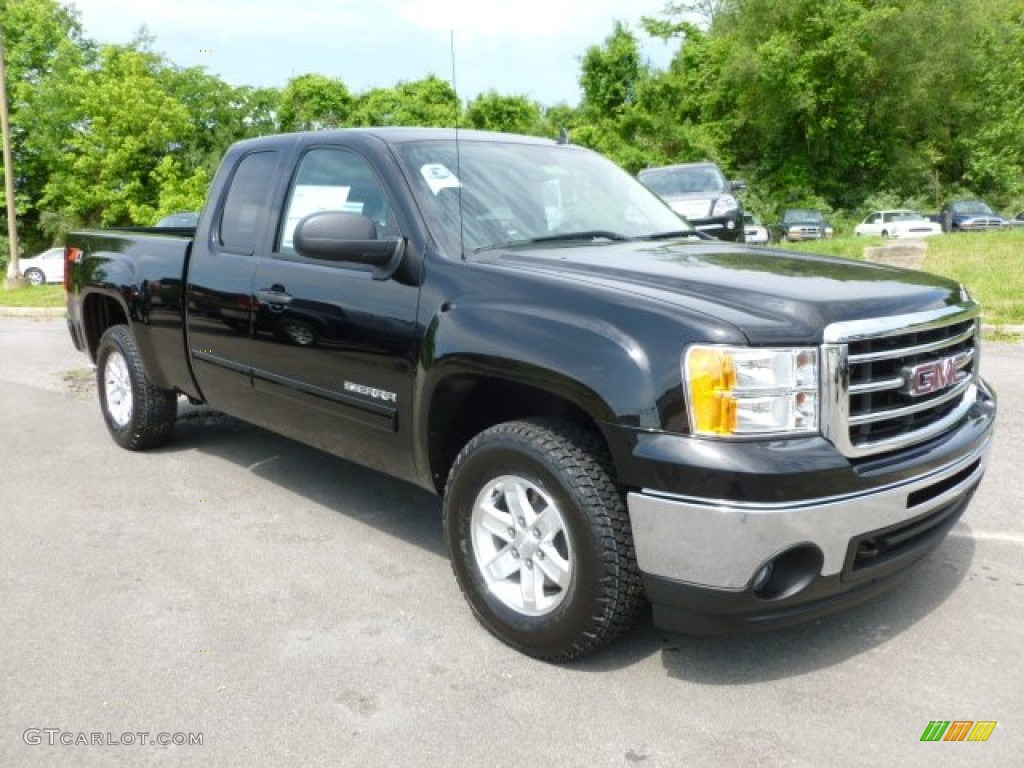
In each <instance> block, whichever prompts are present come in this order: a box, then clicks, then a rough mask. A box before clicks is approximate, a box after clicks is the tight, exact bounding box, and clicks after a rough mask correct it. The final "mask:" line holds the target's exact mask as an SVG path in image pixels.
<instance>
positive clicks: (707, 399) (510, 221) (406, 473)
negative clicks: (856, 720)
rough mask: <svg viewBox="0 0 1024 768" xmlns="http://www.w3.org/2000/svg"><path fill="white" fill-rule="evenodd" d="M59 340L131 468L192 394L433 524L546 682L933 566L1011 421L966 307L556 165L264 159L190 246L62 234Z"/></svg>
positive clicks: (365, 135) (469, 587)
mask: <svg viewBox="0 0 1024 768" xmlns="http://www.w3.org/2000/svg"><path fill="white" fill-rule="evenodd" d="M66 260H67V270H66V288H67V297H68V298H67V305H68V324H69V328H70V331H71V335H72V338H73V339H74V342H75V344H76V346H77V347H78V348H79V349H80V350H82V351H84V352H86V353H88V354H89V356H90V357H91V358H92V360H93V361H94V362H95V365H96V370H97V382H98V392H99V401H100V407H101V409H102V413H103V416H104V419H105V421H106V425H107V427H108V429H109V432H110V434H111V435H112V437H113V439H114V440H115V441H116V442H117V443H118V444H120V445H121V446H123V447H125V448H127V449H131V450H142V449H146V448H151V447H153V446H156V445H159V444H161V443H163V442H165V441H166V440H168V439H169V438H170V437H171V434H172V430H173V428H174V423H175V418H176V413H177V406H178V402H179V398H180V397H187V398H189V399H190V400H192V401H195V402H202V403H207V404H209V406H210V407H212V408H214V409H217V410H219V411H222V412H225V413H227V414H231V415H233V416H235V417H238V418H240V419H243V420H246V421H249V422H252V423H253V424H257V425H260V426H261V427H265V428H267V429H269V430H273V431H275V432H278V433H280V434H283V435H287V436H289V437H292V438H294V439H297V440H300V441H303V442H306V443H308V444H311V445H313V446H317V447H319V448H321V449H323V450H325V451H328V452H330V453H332V454H336V455H337V456H340V457H344V458H346V459H349V460H352V461H356V462H359V463H361V464H364V465H367V466H369V467H373V468H375V469H377V470H380V471H382V472H385V473H388V474H390V475H392V476H394V477H396V478H401V479H403V480H406V481H410V482H412V483H416V484H418V485H420V486H423V487H424V488H427V489H430V490H431V491H433V492H436V493H437V494H440V495H441V496H442V497H443V510H444V526H445V537H446V541H447V545H448V548H449V552H450V556H451V563H452V568H453V570H454V572H455V577H456V579H457V581H458V583H459V585H460V587H461V589H462V591H463V593H464V594H465V596H466V598H467V600H468V602H469V604H470V606H471V607H472V609H473V611H474V613H475V614H476V616H477V617H478V619H479V620H480V622H481V623H482V624H483V625H484V626H485V627H486V628H487V629H488V630H489V631H490V632H492V633H493V634H494V635H495V636H497V637H498V638H499V639H500V640H502V641H504V642H505V643H507V644H509V645H511V646H513V647H514V648H517V649H519V650H521V651H523V652H525V653H527V654H530V655H533V656H535V657H538V658H543V659H549V660H564V659H570V658H574V657H578V656H581V655H583V654H585V653H588V652H590V651H593V650H594V649H596V648H598V647H600V646H602V645H603V644H605V643H607V642H608V641H609V640H611V639H612V638H614V637H616V636H617V635H620V634H621V633H622V632H623V631H624V630H626V629H627V628H628V627H629V626H630V625H631V624H633V623H634V621H635V620H636V619H637V617H638V616H639V615H640V614H641V613H642V612H643V611H644V610H645V609H646V606H647V604H648V603H650V604H651V605H653V615H654V621H655V623H656V624H658V625H659V626H662V627H665V628H668V629H671V630H678V631H682V632H691V633H698V634H699V633H708V632H720V631H728V630H735V629H744V628H750V627H768V626H773V625H778V624H785V623H789V622H794V621H798V620H801V619H807V618H810V617H816V616H820V615H822V614H824V613H827V612H830V611H833V610H835V609H838V608H841V607H844V606H848V605H851V604H853V603H857V602H859V601H862V600H864V599H866V598H868V597H870V596H872V595H874V594H876V593H878V592H880V591H881V590H883V589H885V588H886V587H889V586H890V585H891V584H892V583H893V582H894V581H896V580H897V579H898V578H899V577H900V576H901V575H904V574H905V573H906V572H907V571H908V569H909V568H910V567H911V566H912V565H913V564H915V563H916V562H917V561H919V560H920V559H921V558H922V557H923V556H925V555H926V554H927V553H928V552H929V551H930V550H932V549H934V548H935V547H936V546H937V545H938V544H939V543H940V542H941V541H942V540H943V538H944V537H945V535H946V534H947V532H948V531H949V529H950V528H951V527H952V526H953V525H954V523H955V522H956V521H957V520H958V518H959V517H960V516H961V514H962V513H963V512H964V509H965V507H966V506H967V504H968V502H969V500H970V498H971V496H972V494H973V493H974V491H975V489H976V488H977V487H978V483H979V482H980V480H981V477H982V474H983V472H984V470H985V464H986V455H987V452H988V449H989V446H990V443H991V440H992V434H993V425H994V420H995V414H996V402H995V398H994V396H993V393H992V392H991V391H990V389H989V388H988V387H987V386H986V384H985V383H984V381H983V380H982V379H981V378H980V376H979V354H980V351H981V345H980V340H979V306H978V305H977V304H976V303H975V302H974V301H973V300H972V299H971V297H970V296H969V294H968V292H967V291H966V290H965V289H964V288H963V287H962V286H960V285H958V284H957V283H955V282H951V281H949V280H946V279H943V278H939V277H934V276H930V275H927V274H923V273H919V272H911V271H904V270H900V269H895V268H890V267H884V266H878V265H870V264H866V263H862V262H857V261H850V260H841V259H835V258H824V257H817V256H811V255H798V254H791V253H785V252H781V251H770V250H765V249H757V248H748V247H745V246H743V245H736V244H729V243H723V242H719V241H715V240H710V239H708V238H707V237H706V236H703V235H701V234H700V233H698V232H696V231H695V230H693V229H691V228H689V226H688V225H687V224H686V223H685V222H684V221H682V220H681V219H680V218H679V217H678V216H676V215H675V214H674V213H673V212H672V211H671V209H669V208H668V207H667V206H666V205H665V204H664V203H663V202H661V201H660V200H659V199H658V198H657V197H656V196H655V195H654V194H653V193H651V192H649V191H648V190H647V189H646V188H645V187H643V186H642V185H641V184H640V183H638V182H637V181H636V180H635V179H633V178H631V177H630V176H629V175H628V174H627V173H625V172H624V171H622V170H621V169H619V168H618V167H617V166H615V165H614V164H613V163H611V162H610V161H608V160H606V159H604V158H602V157H601V156H599V155H597V154H595V153H593V152H590V151H588V150H586V149H583V148H580V147H577V146H572V145H570V144H566V143H555V142H551V141H547V140H543V139H536V138H527V137H521V136H510V135H498V134H488V133H479V132H470V131H463V132H460V133H455V132H453V131H451V130H435V129H374V130H357V129H352V130H342V131H332V132H320V133H304V134H294V135H285V136H275V137H267V138H261V139H256V140H251V141H246V142H242V143H239V144H237V145H235V146H233V147H232V148H231V149H230V150H229V151H228V152H227V154H226V156H225V158H224V160H223V163H222V165H221V167H220V170H219V171H218V174H217V176H216V177H215V179H214V181H213V184H212V187H211V189H210V192H209V196H208V202H207V205H206V207H205V209H204V210H203V211H202V213H201V216H200V218H199V222H198V225H197V226H196V228H195V229H194V231H193V230H180V231H179V230H167V229H162V230H148V231H147V230H121V231H116V230H112V231H96V232H78V233H73V234H72V235H70V237H69V238H68V242H67V246H66Z"/></svg>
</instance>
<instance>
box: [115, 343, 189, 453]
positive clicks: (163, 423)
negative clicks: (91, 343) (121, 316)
mask: <svg viewBox="0 0 1024 768" xmlns="http://www.w3.org/2000/svg"><path fill="white" fill-rule="evenodd" d="M96 384H97V389H98V391H99V397H100V409H101V410H102V411H103V420H104V421H105V422H106V424H107V430H108V431H109V432H110V436H111V437H113V438H114V442H116V443H117V444H118V445H120V446H121V447H122V448H127V449H128V450H132V451H142V450H145V449H147V448H155V447H157V446H159V445H163V444H164V443H166V442H167V441H168V440H169V439H170V437H171V434H172V432H173V431H174V421H175V419H176V418H177V415H178V397H177V395H176V394H175V392H174V391H173V390H169V389H162V388H161V387H157V386H155V385H154V384H153V383H152V382H150V380H149V377H148V376H147V375H146V370H145V368H144V367H143V365H142V358H141V357H140V356H139V348H138V346H137V345H136V343H135V337H134V336H133V335H132V333H131V331H130V330H128V327H127V326H125V325H115V326H112V327H110V328H108V329H107V331H106V333H104V334H103V337H102V338H101V339H100V344H99V347H98V348H97V351H96Z"/></svg>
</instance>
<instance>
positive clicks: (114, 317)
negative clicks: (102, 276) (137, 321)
mask: <svg viewBox="0 0 1024 768" xmlns="http://www.w3.org/2000/svg"><path fill="white" fill-rule="evenodd" d="M115 325H127V326H129V327H130V326H131V322H130V320H129V314H128V307H127V306H126V305H125V304H124V302H123V301H122V300H121V299H120V298H118V297H115V296H112V295H110V294H107V293H100V292H98V291H90V292H89V293H87V294H86V295H85V297H84V298H83V300H82V329H83V330H84V332H85V343H86V346H87V349H88V352H89V358H90V359H91V360H92V361H93V362H96V351H97V349H98V348H99V345H100V339H101V338H103V334H104V333H106V331H107V329H108V328H110V327H112V326H115Z"/></svg>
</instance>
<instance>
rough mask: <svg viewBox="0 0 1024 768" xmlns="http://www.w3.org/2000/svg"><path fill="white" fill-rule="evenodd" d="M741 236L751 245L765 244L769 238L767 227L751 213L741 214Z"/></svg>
mask: <svg viewBox="0 0 1024 768" xmlns="http://www.w3.org/2000/svg"><path fill="white" fill-rule="evenodd" d="M743 238H744V240H746V242H748V243H751V244H753V245H765V244H767V243H768V241H769V240H771V235H770V234H769V232H768V227H766V226H765V225H764V224H762V223H761V220H760V219H759V218H758V217H757V216H755V215H754V214H752V213H744V214H743Z"/></svg>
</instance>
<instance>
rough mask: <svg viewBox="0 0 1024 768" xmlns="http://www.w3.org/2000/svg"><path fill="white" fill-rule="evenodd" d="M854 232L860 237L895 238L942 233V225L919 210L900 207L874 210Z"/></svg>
mask: <svg viewBox="0 0 1024 768" xmlns="http://www.w3.org/2000/svg"><path fill="white" fill-rule="evenodd" d="M853 234H855V235H857V236H858V237H859V236H863V235H878V236H880V237H891V238H894V239H900V238H908V237H929V236H931V235H941V234H942V226H941V225H939V224H938V223H936V222H934V221H929V220H928V219H927V218H925V217H924V216H923V215H922V214H920V213H918V212H917V211H911V210H908V209H906V208H898V209H896V210H892V211H872V212H871V213H869V214H868V215H867V216H866V217H865V218H864V221H862V222H861V223H860V224H858V225H857V226H856V227H855V228H854V230H853Z"/></svg>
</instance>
